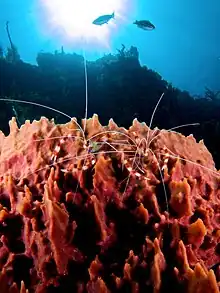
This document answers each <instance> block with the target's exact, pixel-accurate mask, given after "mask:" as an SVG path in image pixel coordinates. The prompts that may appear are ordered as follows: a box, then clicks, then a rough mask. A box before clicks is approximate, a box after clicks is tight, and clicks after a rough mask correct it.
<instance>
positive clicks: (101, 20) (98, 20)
mask: <svg viewBox="0 0 220 293" xmlns="http://www.w3.org/2000/svg"><path fill="white" fill-rule="evenodd" d="M112 18H115V13H114V12H113V13H112V14H106V15H101V16H99V17H98V18H96V19H95V20H94V21H93V22H92V23H93V24H95V25H103V24H105V23H108V22H109V20H110V19H112Z"/></svg>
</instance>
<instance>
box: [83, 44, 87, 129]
mask: <svg viewBox="0 0 220 293" xmlns="http://www.w3.org/2000/svg"><path fill="white" fill-rule="evenodd" d="M83 59H84V73H85V86H86V100H85V102H86V105H85V116H84V119H85V123H84V129H83V130H84V133H85V130H86V121H87V116H88V74H87V64H86V52H85V48H83Z"/></svg>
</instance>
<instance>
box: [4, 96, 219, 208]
mask: <svg viewBox="0 0 220 293" xmlns="http://www.w3.org/2000/svg"><path fill="white" fill-rule="evenodd" d="M163 96H164V95H162V96H161V97H160V100H159V101H158V103H157V105H156V107H155V109H154V112H153V114H152V117H151V122H150V126H151V125H152V121H153V117H154V116H153V115H154V114H155V112H156V109H157V107H158V105H159V102H160V101H161V99H162V97H163ZM1 100H7V99H1ZM7 101H11V102H21V103H23V102H24V103H31V104H34V103H32V102H28V101H20V100H10V99H9V100H7ZM35 105H37V106H42V107H46V108H48V109H51V110H54V111H55V112H59V113H62V112H60V111H59V110H56V109H53V108H50V107H47V106H44V105H40V104H37V103H35ZM64 115H65V116H66V117H68V118H69V119H71V121H72V122H73V124H74V125H76V128H74V129H72V130H73V131H74V132H75V133H74V135H73V134H72V130H71V132H70V133H68V135H65V136H51V137H50V136H48V137H43V138H40V139H35V140H34V141H35V142H40V141H46V140H55V141H56V145H55V146H54V150H53V151H52V155H51V158H50V159H51V161H52V162H51V164H49V165H48V166H47V167H43V168H40V169H37V170H35V171H34V172H35V173H37V172H39V171H41V170H42V169H46V168H48V167H50V168H51V167H56V166H57V165H61V169H60V170H61V171H62V172H63V173H71V172H73V170H74V169H78V170H81V171H82V172H81V173H80V174H79V176H80V177H82V176H83V172H84V171H86V170H87V169H89V168H90V167H91V166H94V165H95V163H96V157H97V156H99V154H100V153H101V154H106V155H113V156H117V157H120V158H121V162H122V164H121V166H122V169H126V173H128V176H126V177H125V178H124V179H123V181H126V183H125V184H124V188H123V191H122V194H123V195H125V193H126V191H127V188H128V186H129V181H130V179H131V178H134V179H135V180H138V181H143V180H146V181H149V180H150V178H148V174H147V169H148V167H147V166H148V165H153V164H154V165H156V166H157V169H158V171H159V174H158V175H159V180H160V181H161V183H162V185H163V190H164V196H165V199H166V210H167V211H169V203H168V195H167V191H166V187H165V182H164V178H163V171H164V169H165V168H166V166H167V164H168V161H169V160H170V159H175V160H176V159H180V160H183V161H184V160H185V161H187V162H189V163H192V164H196V163H195V162H193V161H190V160H186V159H184V158H181V157H179V156H177V155H176V154H175V153H173V152H172V151H171V150H170V149H169V148H164V150H162V151H161V152H160V153H155V152H154V149H153V148H152V147H151V146H152V144H153V143H154V142H155V141H156V140H157V139H158V137H159V136H160V135H161V132H162V131H159V130H158V129H157V128H155V129H154V130H152V131H151V130H150V128H147V126H146V125H143V130H144V132H143V135H142V137H140V136H138V135H137V133H136V131H135V124H137V123H138V122H137V121H134V123H133V126H132V127H133V128H134V129H131V131H129V132H128V131H125V130H124V129H121V130H120V129H119V130H112V127H106V128H105V129H98V131H97V133H95V134H92V135H91V136H89V137H87V127H86V125H85V123H87V126H88V127H89V121H85V120H84V121H83V123H84V124H83V126H81V125H80V124H79V123H78V122H77V121H76V119H72V118H71V117H70V116H68V115H67V114H65V113H64ZM96 123H97V117H95V116H93V118H92V119H91V120H90V124H92V125H93V126H94V125H96ZM112 123H113V122H112ZM110 124H111V123H110ZM188 125H198V123H195V124H185V125H179V126H177V127H173V128H171V129H169V130H166V132H174V130H176V129H178V128H180V127H185V126H188ZM96 126H97V125H96ZM132 127H131V128H132ZM98 128H99V127H98ZM51 134H52V132H51ZM67 140H74V141H75V142H76V143H79V144H80V146H81V152H80V153H79V154H75V155H72V154H71V155H67V156H63V155H62V152H63V147H65V144H66V143H67ZM34 141H33V142H34ZM158 155H159V156H158ZM78 160H81V162H82V164H81V165H78V166H77V167H72V166H74V164H71V165H70V166H71V168H70V169H67V168H62V164H63V163H65V162H70V161H78ZM198 165H199V166H201V164H198ZM202 167H203V168H204V169H206V170H208V171H211V172H214V171H213V170H211V169H209V168H206V167H205V166H202ZM31 174H32V173H30V175H31ZM216 174H217V172H216ZM79 182H80V178H79V180H78V184H79ZM121 184H122V182H121ZM78 187H79V186H78V185H77V188H76V191H77V189H78ZM76 191H75V192H76Z"/></svg>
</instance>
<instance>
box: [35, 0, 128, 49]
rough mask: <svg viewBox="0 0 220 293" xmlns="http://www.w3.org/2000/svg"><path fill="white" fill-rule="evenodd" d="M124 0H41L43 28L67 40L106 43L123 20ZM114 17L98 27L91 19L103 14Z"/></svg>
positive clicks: (125, 1)
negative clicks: (44, 20)
mask: <svg viewBox="0 0 220 293" xmlns="http://www.w3.org/2000/svg"><path fill="white" fill-rule="evenodd" d="M127 2H128V0H105V1H103V0H41V5H42V8H43V9H44V10H45V12H46V14H47V19H48V26H47V29H48V30H50V31H52V33H53V34H59V35H61V37H62V38H63V37H64V38H66V39H67V40H68V39H69V40H74V41H77V42H78V41H86V42H87V43H88V42H95V43H102V44H104V45H106V44H108V42H109V38H110V36H111V34H112V33H114V31H115V30H117V28H118V27H119V26H120V24H122V23H123V22H124V20H125V18H126V17H125V14H126V7H127V5H126V4H127ZM113 12H114V13H115V19H111V20H110V22H109V23H108V24H104V25H102V26H98V25H94V24H92V22H93V21H94V20H95V19H96V18H97V17H99V16H100V15H104V14H112V13H113Z"/></svg>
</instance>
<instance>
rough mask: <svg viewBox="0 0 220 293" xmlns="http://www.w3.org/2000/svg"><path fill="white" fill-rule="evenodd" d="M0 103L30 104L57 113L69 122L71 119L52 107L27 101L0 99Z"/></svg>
mask: <svg viewBox="0 0 220 293" xmlns="http://www.w3.org/2000/svg"><path fill="white" fill-rule="evenodd" d="M0 101H5V102H15V103H24V104H30V105H34V106H38V107H42V108H45V109H48V110H52V111H54V112H57V113H59V114H61V115H63V116H66V117H67V118H69V119H70V120H71V119H72V117H71V116H69V115H68V114H66V113H64V112H61V111H60V110H57V109H54V108H52V107H49V106H46V105H42V104H38V103H35V102H29V101H24V100H15V99H9V98H0Z"/></svg>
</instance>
